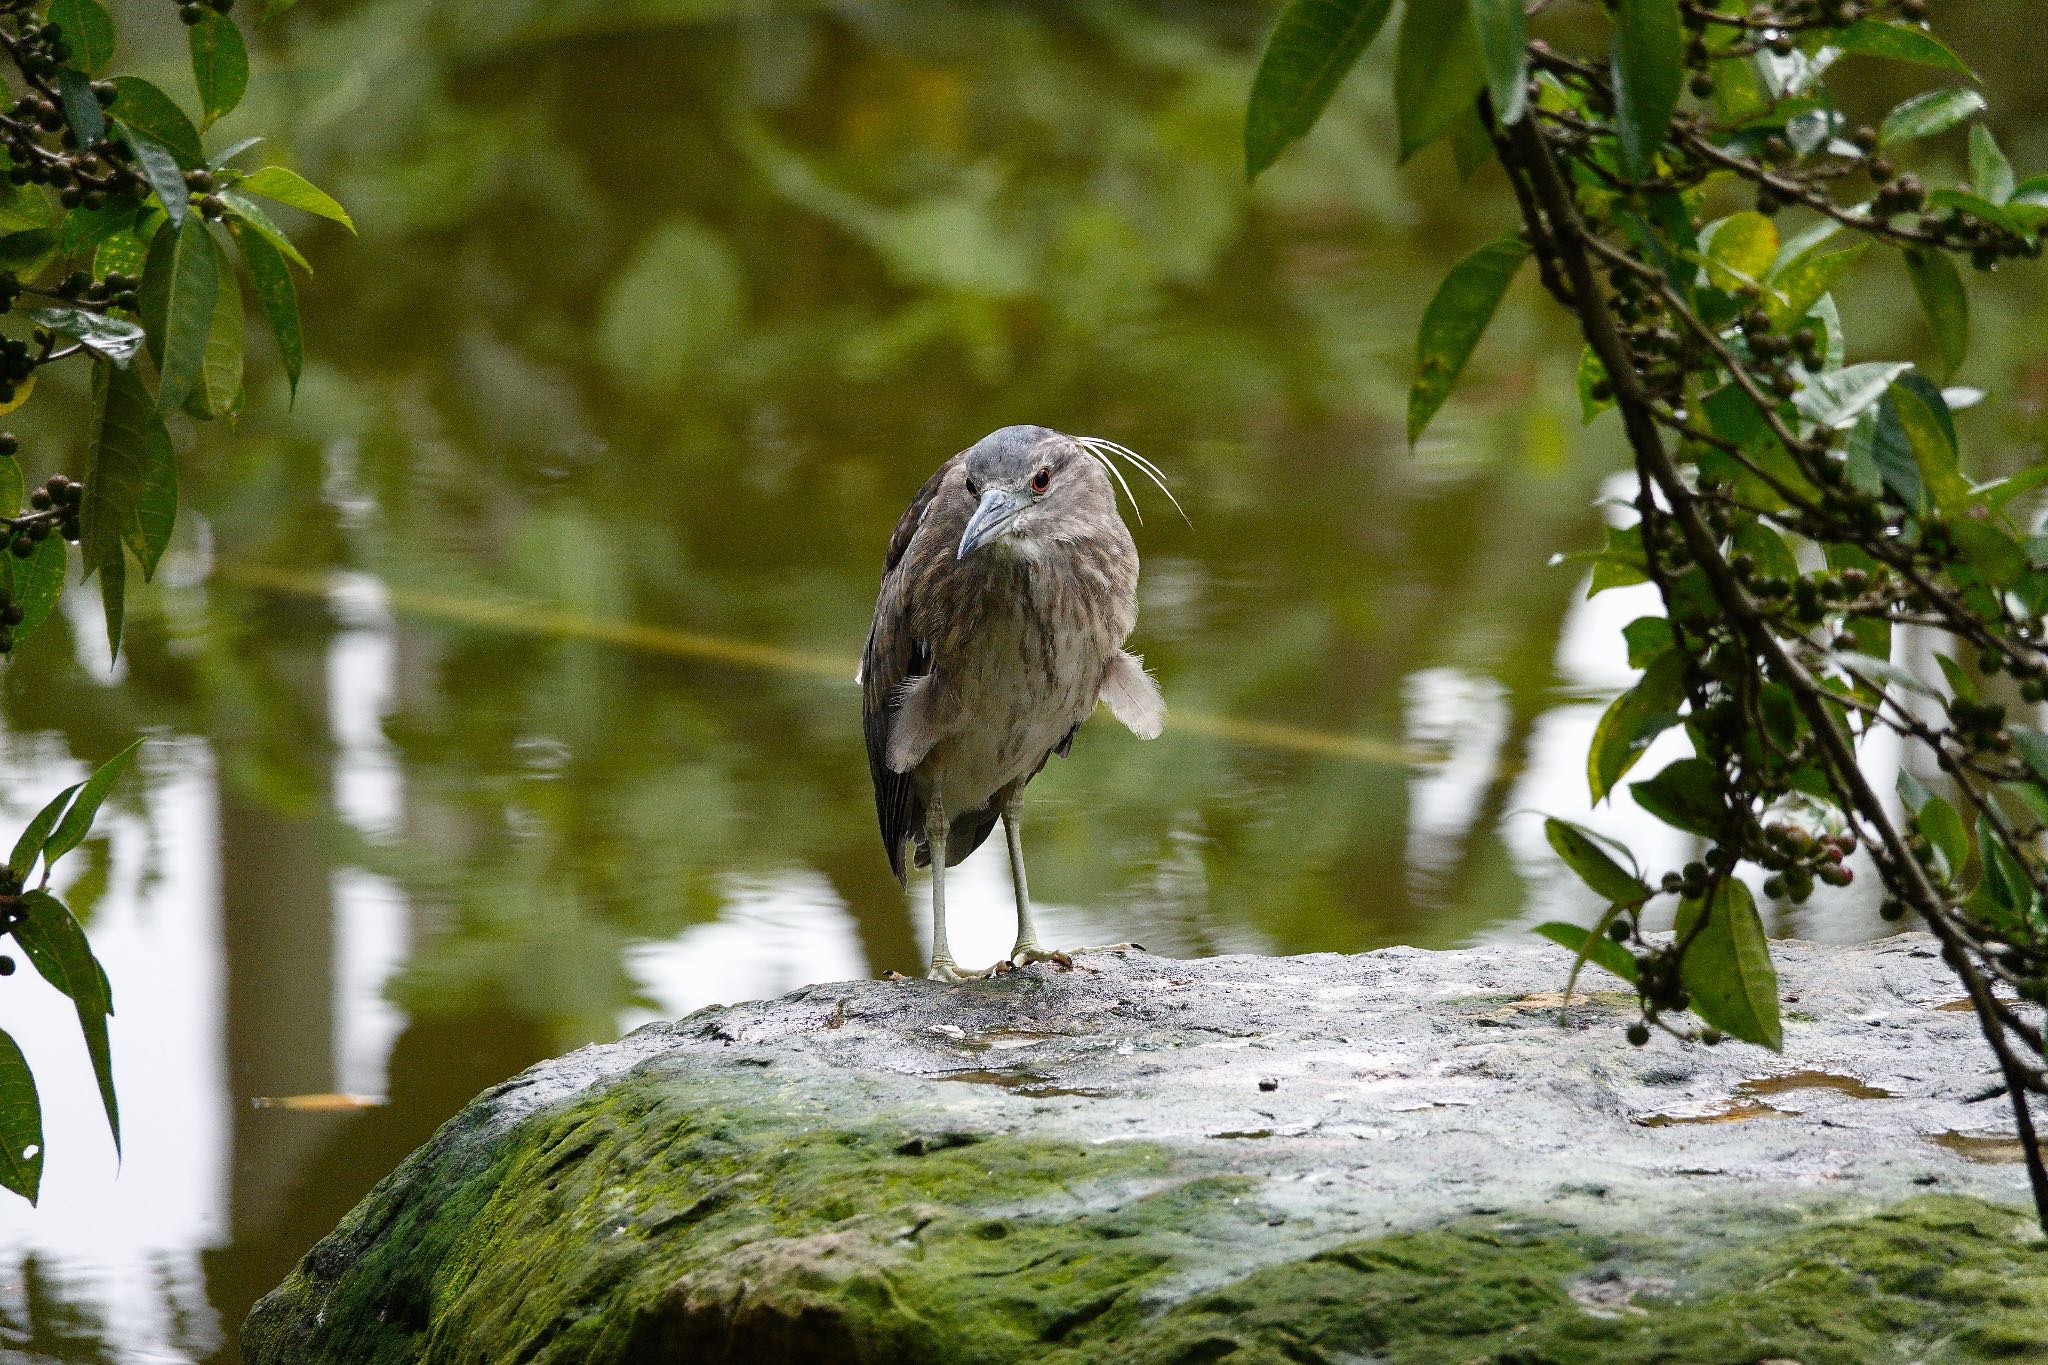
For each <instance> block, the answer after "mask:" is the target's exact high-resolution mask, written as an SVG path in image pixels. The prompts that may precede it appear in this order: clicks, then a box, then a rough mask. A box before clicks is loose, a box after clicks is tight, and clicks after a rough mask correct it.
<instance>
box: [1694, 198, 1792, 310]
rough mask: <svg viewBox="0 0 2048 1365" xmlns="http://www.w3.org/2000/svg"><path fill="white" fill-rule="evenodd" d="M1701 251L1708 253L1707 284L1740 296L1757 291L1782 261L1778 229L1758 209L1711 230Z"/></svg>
mask: <svg viewBox="0 0 2048 1365" xmlns="http://www.w3.org/2000/svg"><path fill="white" fill-rule="evenodd" d="M1700 250H1701V251H1703V252H1705V253H1706V264H1707V280H1708V282H1709V283H1711V284H1712V285H1713V286H1714V287H1715V288H1716V289H1725V290H1727V291H1729V292H1730V293H1736V292H1739V291H1741V290H1743V289H1749V288H1755V287H1756V286H1757V285H1759V284H1761V283H1762V282H1763V281H1764V280H1765V279H1767V278H1768V277H1769V275H1770V270H1771V262H1773V261H1774V260H1776V259H1777V257H1778V225H1777V224H1775V223H1773V222H1772V221H1771V220H1770V219H1768V218H1766V217H1765V216H1764V215H1763V214H1761V213H1758V212H1757V211H1756V210H1755V209H1744V210H1743V211H1742V212H1740V213H1736V214H1731V215H1729V216H1728V217H1726V218H1723V219H1721V220H1720V221H1719V222H1717V223H1714V224H1713V225H1711V226H1710V227H1708V229H1707V230H1706V232H1705V233H1704V234H1703V235H1702V236H1701V238H1700Z"/></svg>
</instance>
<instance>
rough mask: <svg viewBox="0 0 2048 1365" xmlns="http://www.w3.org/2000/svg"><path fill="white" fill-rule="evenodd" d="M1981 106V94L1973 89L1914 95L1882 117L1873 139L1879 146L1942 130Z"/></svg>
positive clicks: (1933, 134) (1945, 129) (1931, 134)
mask: <svg viewBox="0 0 2048 1365" xmlns="http://www.w3.org/2000/svg"><path fill="white" fill-rule="evenodd" d="M1983 107H1984V97H1983V96H1982V95H1980V94H1978V93H1977V92H1976V91H1974V90H1930V91H1928V92H1927V93H1926V94H1924V95H1915V96H1914V97H1913V98H1912V99H1909V100H1907V101H1906V102H1905V103H1904V104H1902V105H1900V106H1899V107H1898V108H1896V109H1894V110H1892V111H1891V112H1890V113H1889V114H1886V115H1885V116H1884V122H1883V123H1881V124H1879V125H1878V128H1877V140H1878V143H1879V144H1880V145H1882V146H1887V147H1888V146H1890V145H1891V144H1892V143H1895V142H1907V141H1910V140H1912V139H1913V138H1917V137H1933V136H1935V135H1936V134H1937V133H1945V132H1947V131H1948V130H1949V129H1951V128H1953V127H1955V126H1956V125H1957V124H1958V123H1961V122H1962V121H1963V120H1964V119H1966V118H1968V117H1969V116H1970V115H1972V114H1974V113H1977V112H1978V111H1979V110H1981V109H1983Z"/></svg>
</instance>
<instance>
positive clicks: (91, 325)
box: [29, 308, 142, 366]
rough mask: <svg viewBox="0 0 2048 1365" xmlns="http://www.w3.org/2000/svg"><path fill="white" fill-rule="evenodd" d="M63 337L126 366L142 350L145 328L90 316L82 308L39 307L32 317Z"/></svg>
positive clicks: (109, 317) (122, 320)
mask: <svg viewBox="0 0 2048 1365" xmlns="http://www.w3.org/2000/svg"><path fill="white" fill-rule="evenodd" d="M29 316H30V317H32V318H34V319H35V320H36V321H37V322H39V323H41V324H42V325H43V326H45V327H47V328H49V329H50V330H51V331H53V332H56V333H58V334H59V335H61V336H67V337H71V338H73V339H74V340H76V341H79V342H81V343H83V344H84V346H85V349H86V350H88V351H91V352H92V353H93V354H94V355H96V356H99V357H100V358H101V359H103V360H110V361H112V362H113V363H114V364H116V365H121V366H126V365H127V364H128V362H129V361H131V360H133V359H135V353H136V352H137V351H139V350H141V349H142V328H141V327H140V326H138V325H136V324H135V323H132V322H130V321H128V320H127V319H126V318H117V317H114V316H112V315H111V314H107V313H89V312H87V311H86V310H85V309H83V308H38V309H35V310H34V311H33V312H31V313H30V314H29Z"/></svg>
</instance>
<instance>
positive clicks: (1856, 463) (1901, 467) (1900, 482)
mask: <svg viewBox="0 0 2048 1365" xmlns="http://www.w3.org/2000/svg"><path fill="white" fill-rule="evenodd" d="M1847 454H1848V464H1847V466H1846V468H1845V470H1844V472H1845V474H1846V475H1847V477H1848V480H1849V483H1850V485H1851V486H1852V487H1854V488H1857V489H1859V490H1861V491H1862V492H1865V493H1870V494H1873V495H1875V494H1878V493H1882V492H1884V491H1885V490H1886V489H1890V490H1891V493H1892V495H1893V496H1894V497H1896V498H1897V499H1898V500H1899V502H1900V503H1901V504H1902V505H1904V506H1905V507H1906V508H1907V510H1909V511H1913V512H1924V511H1925V510H1927V487H1926V485H1925V484H1924V483H1922V482H1921V480H1920V465H1919V462H1918V461H1917V460H1915V459H1914V458H1913V446H1912V443H1911V442H1909V441H1908V440H1907V439H1906V432H1905V428H1904V427H1902V426H1900V425H1899V420H1898V414H1897V412H1896V411H1895V410H1894V409H1893V408H1892V407H1891V405H1890V404H1889V403H1888V402H1886V403H1880V404H1878V406H1877V408H1876V409H1874V410H1872V411H1867V412H1865V413H1863V415H1862V416H1860V417H1858V418H1857V419H1856V425H1855V427H1854V428H1852V429H1851V430H1850V432H1849V441H1848V447H1847Z"/></svg>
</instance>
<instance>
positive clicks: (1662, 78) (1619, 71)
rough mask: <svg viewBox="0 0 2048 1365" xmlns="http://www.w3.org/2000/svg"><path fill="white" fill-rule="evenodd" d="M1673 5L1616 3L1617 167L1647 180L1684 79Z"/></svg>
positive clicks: (1670, 0)
mask: <svg viewBox="0 0 2048 1365" xmlns="http://www.w3.org/2000/svg"><path fill="white" fill-rule="evenodd" d="M1684 57H1685V29H1684V26H1683V25H1682V24H1681V23H1680V21H1679V15H1678V0H1620V5H1619V8H1618V9H1617V10H1616V11H1615V15H1614V58H1613V60H1614V102H1615V123H1616V125H1617V128H1618V130H1619V133H1620V137H1621V164H1622V166H1623V167H1624V168H1626V169H1627V170H1628V172H1629V173H1630V174H1631V175H1634V176H1638V177H1642V176H1648V175H1649V174H1650V173H1651V171H1652V170H1653V169H1654V168H1655V163H1656V159H1657V149H1658V148H1659V147H1661V146H1663V145H1664V134H1665V131H1666V129H1667V128H1668V127H1669V126H1670V123H1671V115H1672V112H1673V111H1674V110H1676V109H1677V108H1678V92H1679V87H1680V85H1681V83H1682V82H1683V81H1684V79H1685V68H1684Z"/></svg>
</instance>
